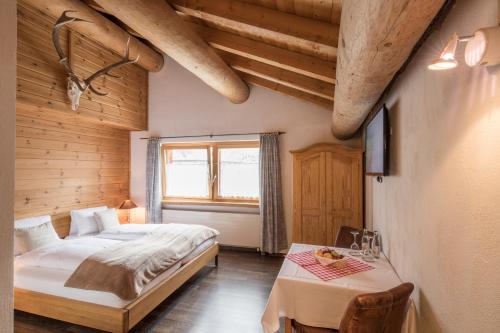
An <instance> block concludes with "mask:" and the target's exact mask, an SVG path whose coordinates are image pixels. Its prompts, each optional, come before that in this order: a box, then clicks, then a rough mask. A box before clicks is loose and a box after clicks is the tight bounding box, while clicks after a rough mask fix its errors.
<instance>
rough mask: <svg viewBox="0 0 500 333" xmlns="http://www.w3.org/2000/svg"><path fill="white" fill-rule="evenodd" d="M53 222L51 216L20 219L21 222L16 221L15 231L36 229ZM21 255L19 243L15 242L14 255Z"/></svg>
mask: <svg viewBox="0 0 500 333" xmlns="http://www.w3.org/2000/svg"><path fill="white" fill-rule="evenodd" d="M51 221H52V219H51V218H50V216H49V215H43V216H35V217H28V218H25V219H19V220H16V221H14V229H22V228H29V227H35V226H37V225H40V224H44V223H46V222H51ZM20 254H21V250H20V249H19V246H18V244H17V241H16V240H14V255H16V256H18V255H20Z"/></svg>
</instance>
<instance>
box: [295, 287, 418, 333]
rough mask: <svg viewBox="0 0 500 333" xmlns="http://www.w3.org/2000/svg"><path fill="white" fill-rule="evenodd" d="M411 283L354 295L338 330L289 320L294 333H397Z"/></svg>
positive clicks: (403, 316)
mask: <svg viewBox="0 0 500 333" xmlns="http://www.w3.org/2000/svg"><path fill="white" fill-rule="evenodd" d="M412 291H413V284H412V283H408V282H407V283H403V284H401V285H399V286H397V287H395V288H393V289H390V290H387V291H383V292H379V293H371V294H363V295H358V296H356V297H355V298H354V299H353V300H352V301H351V302H350V303H349V306H348V307H347V310H346V311H345V313H344V316H343V317H342V320H341V322H340V328H339V329H338V330H335V329H329V328H320V327H311V326H306V325H302V324H301V323H299V322H297V321H295V320H292V327H293V328H294V329H295V332H296V333H334V332H339V333H368V332H369V333H400V332H401V327H402V326H403V322H404V319H405V315H406V311H407V305H408V299H409V297H410V295H411V293H412Z"/></svg>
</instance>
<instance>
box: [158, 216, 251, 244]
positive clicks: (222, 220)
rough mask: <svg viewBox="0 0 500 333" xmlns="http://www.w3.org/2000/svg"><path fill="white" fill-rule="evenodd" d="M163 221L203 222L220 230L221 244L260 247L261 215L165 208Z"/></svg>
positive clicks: (219, 238)
mask: <svg viewBox="0 0 500 333" xmlns="http://www.w3.org/2000/svg"><path fill="white" fill-rule="evenodd" d="M163 223H184V224H201V225H206V226H207V227H210V228H214V229H216V230H218V231H219V232H220V235H219V236H218V237H217V239H218V241H219V243H220V244H221V245H229V246H236V247H248V248H259V247H260V216H259V215H258V214H247V213H223V212H202V211H201V212H200V211H188V210H172V209H164V210H163Z"/></svg>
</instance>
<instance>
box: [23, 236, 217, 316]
mask: <svg viewBox="0 0 500 333" xmlns="http://www.w3.org/2000/svg"><path fill="white" fill-rule="evenodd" d="M145 230H146V229H143V231H145ZM130 237H132V236H130ZM135 237H136V238H138V237H137V233H136V234H135ZM117 242H121V241H119V240H114V239H104V238H100V237H95V236H94V237H89V236H85V237H77V238H73V239H66V240H64V241H61V242H58V243H57V244H51V245H48V246H45V247H42V248H39V249H37V250H34V251H31V252H29V253H26V254H24V255H21V256H18V257H16V258H15V261H14V286H15V287H16V288H22V289H27V290H32V291H37V292H41V293H46V294H51V295H56V296H61V297H65V298H70V299H75V300H81V301H85V302H90V303H95V304H101V305H107V306H111V307H116V308H123V307H125V306H126V305H128V304H130V303H131V301H124V300H122V299H121V298H119V297H118V296H116V295H114V294H112V293H107V292H99V291H89V290H83V289H75V288H67V287H64V284H65V282H66V280H68V278H69V277H70V276H71V274H72V273H73V271H74V270H75V269H76V268H77V267H78V266H79V265H80V263H81V262H82V261H83V260H85V258H87V257H88V256H90V255H92V254H93V253H95V252H96V251H99V250H101V249H103V248H105V247H108V246H111V245H113V244H116V243H117ZM214 243H215V238H212V239H209V240H207V241H205V242H203V243H202V244H200V245H199V246H198V247H197V248H196V249H195V250H194V251H192V252H191V253H190V254H189V255H187V256H186V257H184V258H183V259H182V260H181V261H179V262H178V263H177V264H175V265H174V266H172V267H171V268H169V269H168V270H167V271H165V272H163V273H162V274H161V275H159V276H158V277H156V278H155V279H154V280H153V281H151V282H150V283H149V284H148V285H147V286H146V287H145V288H144V290H143V291H142V293H145V292H147V291H148V290H150V289H151V288H153V287H154V286H155V285H157V284H158V283H160V282H161V281H162V280H164V279H166V278H167V277H168V276H170V275H171V274H173V273H174V272H175V271H177V270H178V269H179V268H180V267H182V265H184V264H186V263H187V262H189V261H191V260H192V259H193V258H195V257H196V256H198V255H199V254H200V253H202V252H203V251H205V250H206V249H207V248H209V247H210V246H211V245H212V244H214Z"/></svg>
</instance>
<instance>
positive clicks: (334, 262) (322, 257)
mask: <svg viewBox="0 0 500 333" xmlns="http://www.w3.org/2000/svg"><path fill="white" fill-rule="evenodd" d="M313 256H314V258H316V260H317V261H318V262H319V263H320V264H321V265H322V266H331V267H335V268H342V267H345V266H347V257H346V256H344V255H343V254H341V253H338V252H337V251H335V250H334V249H330V248H327V247H325V248H322V249H318V250H315V251H314V252H313Z"/></svg>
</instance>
